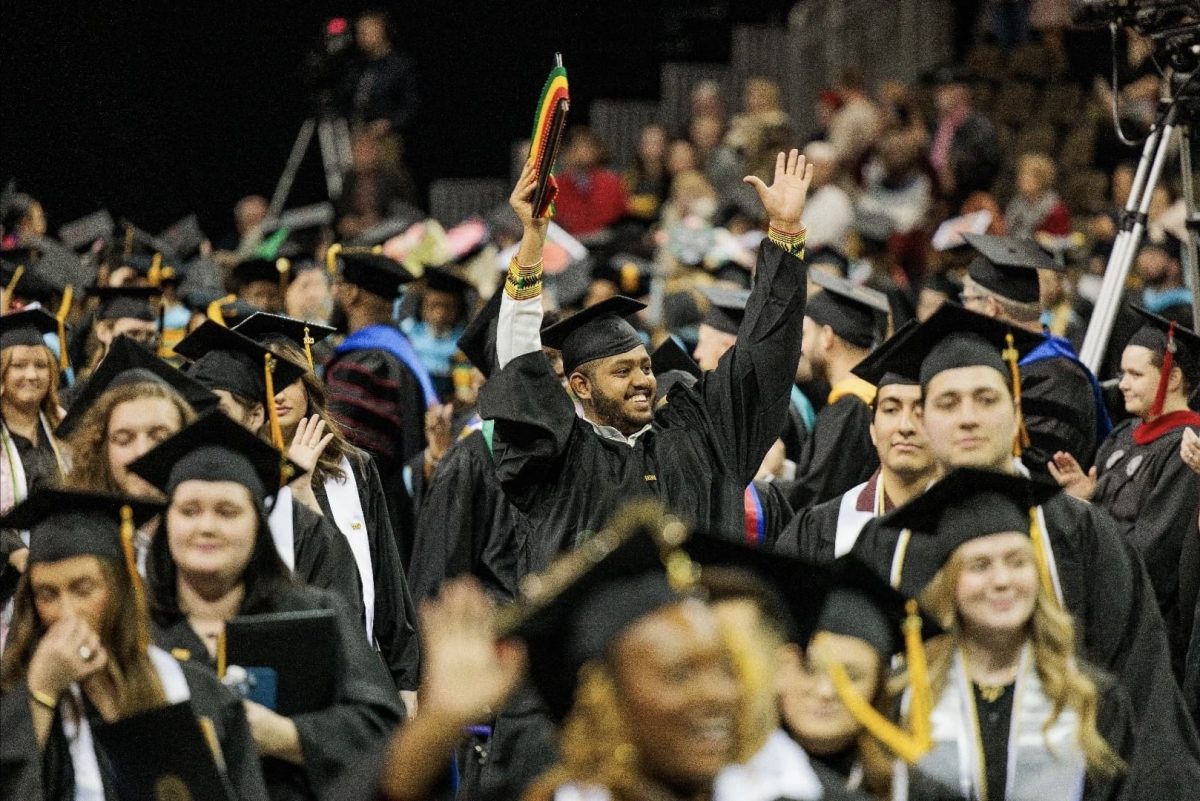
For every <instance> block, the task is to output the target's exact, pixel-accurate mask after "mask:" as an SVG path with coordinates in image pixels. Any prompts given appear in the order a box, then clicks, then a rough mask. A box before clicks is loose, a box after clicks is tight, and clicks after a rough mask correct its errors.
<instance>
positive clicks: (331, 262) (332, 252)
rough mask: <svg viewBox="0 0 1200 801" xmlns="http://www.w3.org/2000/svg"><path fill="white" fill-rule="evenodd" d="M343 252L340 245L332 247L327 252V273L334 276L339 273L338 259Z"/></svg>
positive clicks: (335, 244) (336, 244)
mask: <svg viewBox="0 0 1200 801" xmlns="http://www.w3.org/2000/svg"><path fill="white" fill-rule="evenodd" d="M341 252H342V246H341V245H340V244H338V243H334V244H332V245H330V246H329V247H328V248H326V250H325V272H327V273H329V275H330V276H332V275H333V274H334V273H336V272H337V257H338V254H339V253H341Z"/></svg>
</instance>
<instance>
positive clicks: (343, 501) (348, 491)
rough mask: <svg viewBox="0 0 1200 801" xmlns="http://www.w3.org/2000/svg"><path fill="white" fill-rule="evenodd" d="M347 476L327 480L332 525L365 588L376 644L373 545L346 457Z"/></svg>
mask: <svg viewBox="0 0 1200 801" xmlns="http://www.w3.org/2000/svg"><path fill="white" fill-rule="evenodd" d="M338 466H339V467H341V468H342V472H343V473H344V474H345V475H346V477H345V478H344V479H343V480H341V481H339V480H337V479H336V478H334V477H333V476H330V477H329V478H326V479H325V496H326V497H327V498H328V499H329V509H330V511H331V512H333V522H334V523H336V524H337V527H338V530H340V531H341V532H342V534H343V535H345V537H346V541H347V542H349V543H350V550H351V551H352V552H353V553H354V563H355V564H356V565H358V577H359V579H360V582H359V583H360V584H361V585H362V599H363V609H364V610H365V611H366V623H367V640H368V641H370V642H374V641H375V569H374V567H372V565H371V542H370V538H369V537H368V536H367V516H366V514H365V513H364V512H363V508H362V499H361V498H360V497H359V495H358V483H357V480H356V479H355V478H354V469H353V468H352V467H351V466H350V460H349V459H347V458H346V457H345V456H343V457H342V461H341V462H340V463H339V465H338Z"/></svg>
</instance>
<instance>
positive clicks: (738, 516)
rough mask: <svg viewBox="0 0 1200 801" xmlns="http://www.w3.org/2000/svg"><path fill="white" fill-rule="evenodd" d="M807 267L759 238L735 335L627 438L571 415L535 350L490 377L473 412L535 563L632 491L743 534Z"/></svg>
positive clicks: (777, 409) (774, 431) (775, 416)
mask: <svg viewBox="0 0 1200 801" xmlns="http://www.w3.org/2000/svg"><path fill="white" fill-rule="evenodd" d="M805 273H806V271H805V269H804V265H803V263H802V262H800V260H798V259H796V258H795V257H793V256H790V255H788V254H787V253H785V252H784V251H783V250H782V249H780V248H779V247H778V246H776V245H775V244H774V243H771V242H764V244H763V245H762V247H761V249H760V251H759V257H758V269H757V272H756V275H757V277H758V281H757V283H756V285H755V287H754V289H753V291H752V292H751V295H750V298H749V300H748V302H747V304H746V314H745V317H744V319H743V321H742V325H741V327H740V329H739V332H738V339H737V344H735V345H734V346H733V347H732V348H730V350H729V351H728V352H726V353H725V355H724V356H722V357H721V360H720V362H719V364H718V366H717V368H716V369H715V370H712V371H710V372H708V373H706V374H705V375H704V376H703V377H702V378H701V379H700V381H699V382H698V383H697V384H696V386H695V387H694V388H687V387H684V386H682V385H680V384H676V385H675V386H674V387H672V388H671V390H670V393H669V394H668V402H667V404H666V405H665V406H663V407H661V408H660V409H659V410H658V411H657V412H656V413H655V415H654V419H653V423H652V424H651V426H650V429H649V430H647V431H646V432H645V433H643V434H641V436H639V437H638V439H637V441H636V444H635V445H634V446H633V447H630V446H629V445H628V444H626V443H624V442H615V441H612V440H609V439H606V438H604V437H601V436H600V435H598V434H597V433H596V432H595V430H594V429H593V428H592V425H591V424H590V423H589V422H588V421H586V420H583V419H580V418H579V417H577V416H576V414H575V409H574V406H573V405H572V404H571V401H570V400H569V399H568V398H567V396H566V395H565V394H564V393H563V391H562V385H561V383H560V382H559V379H558V378H557V377H556V376H555V375H554V372H553V371H552V370H551V369H550V364H549V362H548V361H547V359H546V357H545V356H544V355H543V354H542V353H541V352H540V351H537V352H533V353H527V354H524V355H522V356H520V357H518V358H516V359H514V360H513V361H512V362H510V363H509V364H508V365H506V366H505V368H504V369H503V370H501V371H500V372H499V373H497V374H495V375H493V376H492V378H491V379H490V380H489V381H488V382H487V384H485V385H484V388H483V391H482V393H481V395H480V412H481V414H482V416H483V418H484V419H491V420H495V436H494V440H493V444H494V449H493V450H494V453H495V464H496V471H497V475H498V476H499V478H500V483H501V485H502V487H503V488H504V491H505V493H506V494H507V495H508V496H509V498H510V499H511V500H512V502H513V504H514V505H515V506H516V507H517V508H518V509H519V510H521V511H522V512H523V513H524V514H525V515H526V516H527V517H528V518H529V522H530V525H531V527H532V542H531V547H530V549H529V550H530V560H531V563H532V564H531V566H532V567H533V568H534V569H537V568H538V567H541V566H545V565H546V564H548V563H549V561H550V559H551V558H553V556H554V555H555V554H557V553H559V552H560V551H562V550H563V549H564V548H569V547H571V546H573V545H574V544H575V542H576V539H575V538H576V536H577V535H578V534H579V533H581V532H584V531H597V530H599V529H600V528H601V527H602V526H603V525H604V524H605V522H606V521H607V520H608V518H609V517H610V516H611V515H612V513H613V511H614V510H615V509H617V508H619V507H620V506H621V505H622V504H624V503H626V502H628V501H630V500H632V499H635V498H638V497H647V496H651V497H653V496H657V497H659V498H661V499H662V500H663V501H664V502H665V503H666V505H667V506H668V507H669V508H671V509H672V510H673V511H675V512H676V513H678V514H680V515H682V516H684V517H685V518H687V519H689V520H691V521H693V522H700V523H702V524H704V525H705V527H706V528H707V529H709V530H711V531H713V532H714V533H715V534H719V535H720V536H725V537H730V538H735V539H739V540H740V539H741V538H742V537H743V536H744V535H743V529H744V527H745V506H744V503H745V501H744V493H745V489H746V485H747V484H749V483H750V481H751V480H752V479H753V478H754V475H755V473H756V472H757V470H758V467H759V465H760V464H761V462H762V459H763V456H764V455H765V454H766V452H767V450H768V449H769V448H770V446H771V444H772V443H774V441H775V440H776V438H777V437H778V436H779V432H780V431H782V430H783V424H784V420H785V418H786V416H787V407H788V403H789V402H790V401H789V393H790V390H791V384H792V376H793V374H794V373H795V365H796V363H797V362H798V360H799V358H800V323H801V320H802V318H803V315H804V296H805V288H806V287H805V278H806V275H805Z"/></svg>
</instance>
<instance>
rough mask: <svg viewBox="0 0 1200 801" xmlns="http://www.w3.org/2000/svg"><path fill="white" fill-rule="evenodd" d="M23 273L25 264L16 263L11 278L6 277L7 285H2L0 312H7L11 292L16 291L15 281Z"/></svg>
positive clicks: (10, 303)
mask: <svg viewBox="0 0 1200 801" xmlns="http://www.w3.org/2000/svg"><path fill="white" fill-rule="evenodd" d="M23 275H25V265H24V264H18V265H17V269H15V270H13V274H12V278H10V279H8V286H6V287H4V298H3V300H4V302H3V304H0V314H8V308H9V306H11V305H12V296H13V292H15V291H16V289H17V282H18V281H20V280H21V276H23Z"/></svg>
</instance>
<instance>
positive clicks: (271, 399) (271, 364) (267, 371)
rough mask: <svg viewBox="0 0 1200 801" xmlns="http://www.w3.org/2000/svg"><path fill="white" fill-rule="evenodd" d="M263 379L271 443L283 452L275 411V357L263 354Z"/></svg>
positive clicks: (280, 430)
mask: <svg viewBox="0 0 1200 801" xmlns="http://www.w3.org/2000/svg"><path fill="white" fill-rule="evenodd" d="M263 377H264V378H265V379H266V383H267V417H268V418H270V420H271V442H272V444H274V445H275V449H276V450H278V451H279V452H281V453H282V452H283V429H282V428H280V427H279V412H278V411H276V410H275V357H274V356H272V355H271V354H269V353H264V354H263Z"/></svg>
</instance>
